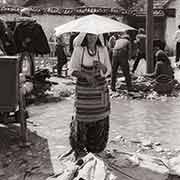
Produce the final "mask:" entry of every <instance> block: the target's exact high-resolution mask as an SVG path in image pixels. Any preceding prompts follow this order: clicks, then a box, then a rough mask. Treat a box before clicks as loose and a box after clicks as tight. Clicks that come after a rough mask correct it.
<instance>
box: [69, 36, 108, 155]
mask: <svg viewBox="0 0 180 180" xmlns="http://www.w3.org/2000/svg"><path fill="white" fill-rule="evenodd" d="M79 37H80V38H79V39H78V41H79V42H78V43H77V44H79V45H77V46H76V47H75V49H74V51H73V54H72V57H71V62H70V69H71V74H72V76H75V77H76V78H77V82H76V98H75V116H74V118H73V120H72V123H71V134H70V144H71V146H72V149H73V150H74V151H75V155H76V157H78V156H80V155H81V154H82V153H84V152H92V153H99V152H101V151H103V150H104V149H105V147H106V144H107V141H108V132H109V114H110V101H109V90H108V86H107V83H106V79H105V78H106V76H107V75H109V74H110V72H111V64H110V60H109V55H108V50H107V48H106V47H105V46H104V41H103V36H97V35H94V34H89V33H88V34H84V35H82V34H80V35H79Z"/></svg>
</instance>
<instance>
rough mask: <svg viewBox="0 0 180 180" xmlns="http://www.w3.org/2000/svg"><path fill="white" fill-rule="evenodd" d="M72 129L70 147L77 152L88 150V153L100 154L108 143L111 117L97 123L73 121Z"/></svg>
mask: <svg viewBox="0 0 180 180" xmlns="http://www.w3.org/2000/svg"><path fill="white" fill-rule="evenodd" d="M70 129H71V133H70V145H71V147H72V149H73V150H74V151H75V152H81V151H83V150H85V149H86V151H87V152H92V153H99V152H101V151H103V150H104V149H105V147H106V144H107V141H108V136H109V116H107V117H106V118H105V119H103V120H100V121H96V122H83V121H76V120H73V121H72V122H71V125H70Z"/></svg>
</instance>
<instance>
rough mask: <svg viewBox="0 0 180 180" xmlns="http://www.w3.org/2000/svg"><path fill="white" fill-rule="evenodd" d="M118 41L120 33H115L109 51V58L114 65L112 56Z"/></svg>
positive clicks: (111, 37) (109, 42)
mask: <svg viewBox="0 0 180 180" xmlns="http://www.w3.org/2000/svg"><path fill="white" fill-rule="evenodd" d="M117 39H118V33H113V34H112V35H111V36H110V38H109V41H108V50H109V57H110V61H111V64H112V55H113V48H114V46H115V44H116V40H117Z"/></svg>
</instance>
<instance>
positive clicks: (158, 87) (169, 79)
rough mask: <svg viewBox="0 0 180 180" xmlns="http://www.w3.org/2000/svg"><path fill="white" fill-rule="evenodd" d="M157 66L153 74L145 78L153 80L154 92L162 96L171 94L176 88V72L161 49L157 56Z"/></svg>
mask: <svg viewBox="0 0 180 180" xmlns="http://www.w3.org/2000/svg"><path fill="white" fill-rule="evenodd" d="M155 57H156V65H155V70H154V72H153V73H150V74H146V75H145V77H149V78H153V79H154V80H155V81H154V85H153V86H154V87H153V88H154V90H155V91H157V92H158V93H160V94H166V93H170V92H171V91H172V89H173V87H174V82H175V81H174V71H173V68H172V67H171V62H170V59H169V58H168V56H167V55H166V53H165V52H164V51H163V50H161V49H159V50H157V52H156V54H155Z"/></svg>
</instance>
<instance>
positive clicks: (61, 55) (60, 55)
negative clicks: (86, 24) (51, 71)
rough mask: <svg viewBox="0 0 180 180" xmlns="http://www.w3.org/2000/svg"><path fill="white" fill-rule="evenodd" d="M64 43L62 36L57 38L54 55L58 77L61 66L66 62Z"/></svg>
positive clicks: (60, 75) (60, 72) (60, 74)
mask: <svg viewBox="0 0 180 180" xmlns="http://www.w3.org/2000/svg"><path fill="white" fill-rule="evenodd" d="M64 46H65V43H64V42H63V40H62V37H58V38H57V44H56V50H55V56H57V73H58V77H62V68H63V66H64V65H65V64H66V63H67V57H66V54H65V51H64Z"/></svg>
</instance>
